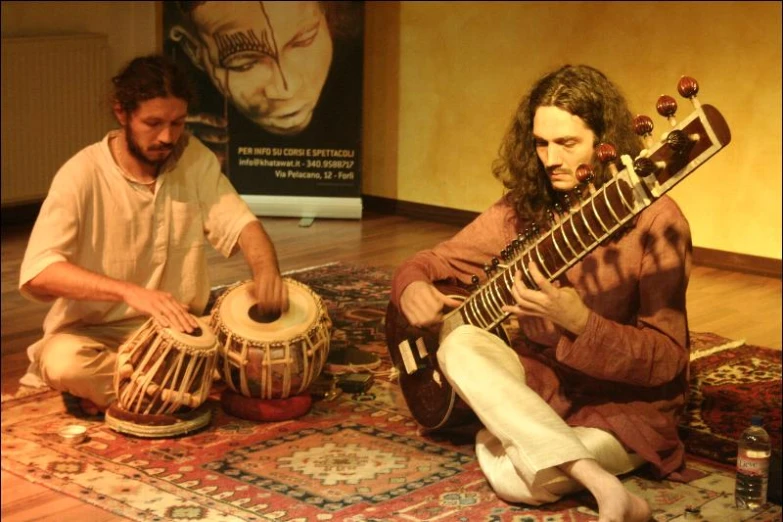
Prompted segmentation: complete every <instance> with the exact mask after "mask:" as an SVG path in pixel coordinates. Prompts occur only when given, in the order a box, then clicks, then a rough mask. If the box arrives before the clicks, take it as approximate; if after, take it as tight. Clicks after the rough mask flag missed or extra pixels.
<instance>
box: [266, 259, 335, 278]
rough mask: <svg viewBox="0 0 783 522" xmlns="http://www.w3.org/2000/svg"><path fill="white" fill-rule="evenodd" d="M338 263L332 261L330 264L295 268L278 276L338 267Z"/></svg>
mask: <svg viewBox="0 0 783 522" xmlns="http://www.w3.org/2000/svg"><path fill="white" fill-rule="evenodd" d="M339 264H340V262H339V261H332V262H331V263H324V264H323V265H315V266H308V267H307V268H297V269H296V270H286V271H285V272H283V273H282V274H280V275H283V276H287V275H291V274H299V273H301V272H309V271H310V270H316V269H318V268H326V267H327V266H333V265H339Z"/></svg>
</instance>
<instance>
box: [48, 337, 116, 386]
mask: <svg viewBox="0 0 783 522" xmlns="http://www.w3.org/2000/svg"><path fill="white" fill-rule="evenodd" d="M115 357H116V356H115V354H114V353H113V352H111V351H109V350H105V349H101V348H99V347H90V346H85V341H84V339H83V338H81V337H79V336H76V335H71V334H65V333H63V334H55V335H53V336H52V337H51V338H49V339H48V340H47V341H46V342H45V343H44V345H43V346H42V347H41V353H40V355H39V359H38V364H39V366H40V368H41V376H42V377H43V380H44V382H46V383H47V384H48V385H49V386H51V387H52V388H55V389H58V390H63V391H69V388H71V386H72V384H73V383H78V382H81V381H85V380H94V379H96V378H99V376H101V375H103V376H105V375H107V374H112V373H113V366H114V360H115Z"/></svg>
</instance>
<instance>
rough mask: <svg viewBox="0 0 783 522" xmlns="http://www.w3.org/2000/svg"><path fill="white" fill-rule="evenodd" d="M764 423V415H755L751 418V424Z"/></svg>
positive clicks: (758, 424)
mask: <svg viewBox="0 0 783 522" xmlns="http://www.w3.org/2000/svg"><path fill="white" fill-rule="evenodd" d="M763 424H764V417H762V416H761V415H753V416H752V417H751V418H750V425H751V426H761V425H763Z"/></svg>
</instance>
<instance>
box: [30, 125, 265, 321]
mask: <svg viewBox="0 0 783 522" xmlns="http://www.w3.org/2000/svg"><path fill="white" fill-rule="evenodd" d="M115 137H117V138H118V139H122V138H121V136H120V135H119V131H111V132H109V133H108V134H107V135H106V136H105V137H104V139H103V140H102V141H100V142H98V143H95V144H93V145H90V146H88V147H86V148H84V149H83V150H81V151H80V152H79V153H77V154H76V155H75V156H74V157H73V158H71V159H70V160H68V161H67V162H66V163H65V164H64V165H63V166H62V167H61V168H60V170H59V171H58V172H57V174H56V175H55V177H54V179H53V181H52V185H51V188H50V190H49V193H48V195H47V197H46V199H45V201H44V203H43V205H42V207H41V211H40V214H39V216H38V219H37V220H36V222H35V226H34V227H33V231H32V234H31V236H30V241H29V243H28V246H27V250H26V252H25V256H24V260H23V261H22V267H21V271H20V272H21V273H20V279H19V289H20V291H21V293H22V294H23V295H24V296H25V297H27V298H29V299H32V300H40V299H38V298H37V297H36V296H34V295H32V294H31V293H29V292H27V291H26V290H25V289H24V288H23V286H24V285H25V284H26V283H27V282H29V281H30V280H31V279H33V278H34V277H35V276H36V275H38V274H39V273H41V271H43V270H44V268H46V267H47V266H49V265H51V264H52V263H55V262H58V261H67V262H70V263H72V264H74V265H78V266H80V267H82V268H85V269H87V270H90V271H92V272H95V273H98V274H102V275H105V276H108V277H112V278H114V279H119V280H122V281H129V282H131V283H135V284H137V285H139V286H142V287H144V288H148V289H155V290H161V291H166V292H171V294H172V295H174V297H175V298H176V299H177V300H178V301H180V302H182V303H185V304H186V305H188V307H189V309H190V311H191V313H193V314H195V315H200V314H201V313H202V312H203V309H204V307H205V306H206V303H207V299H208V297H209V290H210V286H209V276H208V271H207V264H206V252H205V247H206V243H205V238H206V239H207V240H208V241H209V242H210V243H211V244H212V245H213V246H214V247H215V249H216V250H217V251H218V252H220V253H221V254H222V255H224V256H226V257H228V256H230V255H232V254H233V253H234V252H235V251H236V249H237V241H238V239H239V234H240V232H241V231H242V229H243V228H244V226H245V225H247V224H248V223H250V222H251V221H253V220H255V219H256V217H255V216H254V215H253V214H252V212H251V211H250V209H249V208H248V206H247V204H246V203H245V202H244V201H243V200H242V199H241V198H240V197H239V195H238V194H237V192H236V190H234V188H233V186H232V185H231V183H230V182H229V180H228V179H227V178H226V176H224V175H223V174H222V172H221V171H220V165H219V163H218V160H217V158H216V157H215V155H214V154H213V153H212V152H211V151H210V150H209V149H208V148H207V147H206V146H204V145H203V144H202V143H201V142H200V141H198V140H197V139H196V138H194V137H192V136H189V135H187V134H185V135H183V137H182V140H181V141H180V142H179V144H178V145H177V147H176V148H175V150H174V151H173V152H172V156H171V157H170V158H169V161H167V163H166V164H165V165H164V167H163V168H162V169H161V171H162V172H161V174H160V175H159V176H158V178H157V180H156V181H155V192H154V193H153V192H152V191H150V190H149V188H148V187H146V186H145V185H143V184H140V183H136V182H134V181H132V180H131V179H129V178H128V177H126V175H125V174H123V171H122V170H121V168H120V167H119V166H118V165H117V163H116V162H115V161H114V158H113V157H112V155H111V152H110V151H109V141H110V140H111V139H114V138H115ZM138 316H140V312H138V311H137V310H134V309H131V308H129V307H128V305H126V304H125V303H123V302H119V303H118V302H107V301H75V300H70V299H64V298H56V299H54V303H53V305H52V308H51V309H50V310H49V313H48V314H47V316H46V318H45V320H44V325H43V329H44V335H47V334H52V333H54V332H56V331H58V330H60V329H62V328H64V327H66V326H71V325H74V326H76V325H78V324H85V325H86V324H105V323H110V322H114V321H118V320H123V319H130V318H133V317H138Z"/></svg>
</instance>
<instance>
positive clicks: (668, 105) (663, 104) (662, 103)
mask: <svg viewBox="0 0 783 522" xmlns="http://www.w3.org/2000/svg"><path fill="white" fill-rule="evenodd" d="M655 109H656V110H657V111H658V114H660V115H661V116H663V117H664V118H666V119H667V120H669V124H670V125H671V126H672V127H676V126H677V120H675V119H674V114H675V113H676V112H677V100H675V99H674V98H672V97H671V96H668V95H666V94H664V95H661V96H660V97H659V98H658V103H656V104H655Z"/></svg>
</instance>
